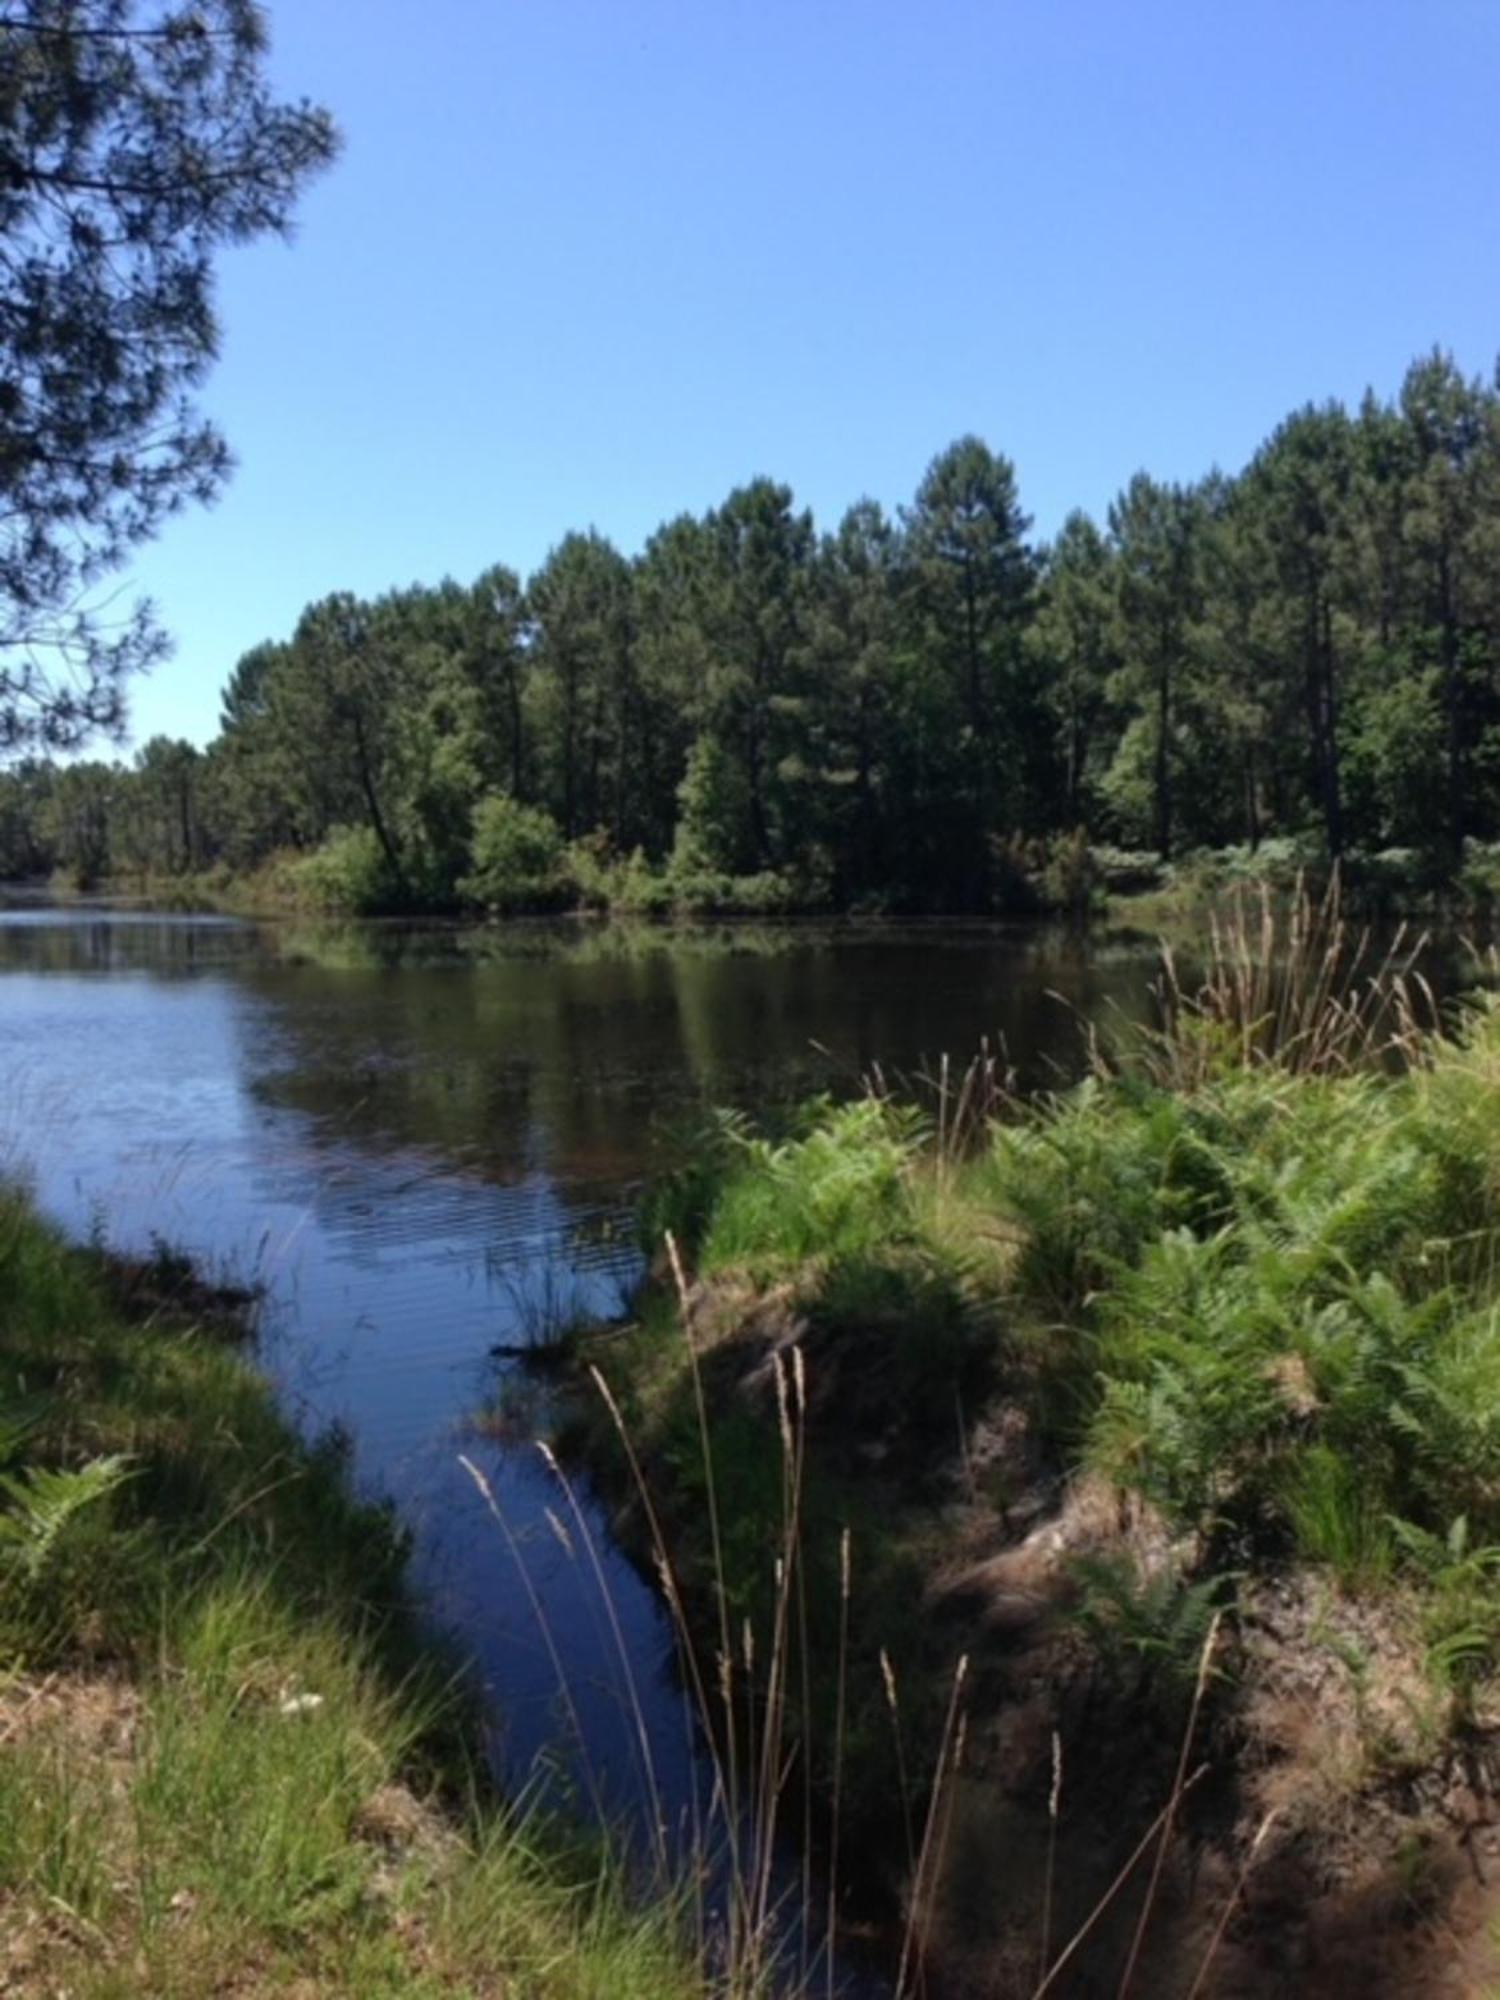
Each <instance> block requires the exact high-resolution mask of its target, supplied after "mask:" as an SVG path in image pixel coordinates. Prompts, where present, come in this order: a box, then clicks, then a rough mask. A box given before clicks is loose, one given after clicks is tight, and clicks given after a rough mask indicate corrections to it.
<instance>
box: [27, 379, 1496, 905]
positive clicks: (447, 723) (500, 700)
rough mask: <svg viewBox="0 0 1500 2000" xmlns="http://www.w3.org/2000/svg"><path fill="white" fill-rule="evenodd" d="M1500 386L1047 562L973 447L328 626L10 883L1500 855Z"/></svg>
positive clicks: (157, 749) (417, 891)
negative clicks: (916, 477)
mask: <svg viewBox="0 0 1500 2000" xmlns="http://www.w3.org/2000/svg"><path fill="white" fill-rule="evenodd" d="M1497 385H1500V377H1497V382H1496V383H1491V384H1486V383H1484V382H1482V381H1480V380H1477V379H1469V378H1466V377H1465V376H1464V375H1463V374H1462V373H1461V372H1460V371H1459V370H1458V369H1457V367H1456V366H1455V365H1454V363H1453V362H1452V360H1451V359H1450V358H1448V357H1447V356H1445V355H1443V354H1441V353H1434V354H1433V355H1432V356H1430V357H1428V358H1426V359H1423V360H1421V361H1418V362H1416V363H1415V364H1414V365H1413V366H1412V367H1411V369H1410V370H1409V371H1408V373H1407V375H1406V378H1405V380H1404V382H1403V384H1402V386H1401V389H1400V392H1399V394H1398V395H1397V396H1396V398H1395V399H1394V400H1393V401H1382V400H1381V399H1379V398H1377V397H1376V396H1375V395H1374V394H1373V393H1372V394H1369V395H1367V396H1366V398H1365V399H1364V401H1363V402H1362V403H1361V405H1360V407H1359V408H1358V409H1357V410H1355V411H1350V410H1349V409H1347V408H1345V407H1344V406H1342V405H1340V404H1337V403H1329V404H1325V405H1320V406H1311V405H1310V406H1308V407H1307V408H1305V409H1303V410H1300V411H1298V412H1297V413H1296V414H1295V415H1293V416H1291V417H1289V418H1288V419H1287V420H1286V422H1284V423H1283V424H1282V425H1281V426H1280V427H1279V428H1278V429H1277V430H1276V431H1275V432H1274V434H1273V435H1272V436H1271V437H1270V438H1269V439H1268V440H1267V441H1266V443H1265V444H1264V445H1263V446H1262V448H1261V449H1260V450H1259V451H1258V452H1257V453H1256V455H1255V457H1254V458H1253V459H1252V460H1251V462H1250V464H1249V465H1248V466H1247V467H1246V468H1245V469H1244V470H1243V471H1242V472H1241V473H1239V474H1238V475H1237V476H1234V477H1230V476H1226V475H1224V474H1221V473H1218V472H1213V473H1210V474H1209V475H1208V476H1207V477H1206V478H1204V479H1203V480H1201V481H1199V482H1198V483H1196V484H1193V485H1173V484H1168V483H1163V482H1162V481H1159V480H1156V479H1153V478H1151V477H1149V476H1148V475H1146V474H1145V473H1141V474H1138V475H1137V476H1136V477H1135V478H1134V479H1132V480H1131V482H1130V483H1129V485H1128V486H1127V487H1126V488H1125V490H1124V491H1123V492H1122V493H1121V494H1120V496H1119V497H1118V499H1117V500H1116V501H1115V502H1114V504H1113V505H1112V506H1111V507H1110V509H1109V512H1108V517H1107V519H1106V520H1105V522H1104V523H1103V524H1100V523H1097V522H1095V521H1093V520H1091V519H1090V518H1089V517H1088V516H1086V515H1085V514H1083V513H1075V514H1073V515H1071V516H1070V517H1069V518H1068V520H1067V521H1066V522H1065V523H1064V525H1063V527H1062V529H1061V531H1060V533H1059V534H1058V536H1057V538H1056V540H1055V541H1054V542H1052V543H1051V544H1050V545H1049V546H1038V545H1037V544H1036V543H1034V542H1033V541H1032V540H1031V539H1030V536H1029V529H1030V522H1029V520H1028V517H1027V516H1026V514H1025V513H1024V512H1023V511H1022V507H1021V503H1020V499H1019V496H1018V493H1017V488H1016V479H1015V474H1014V470H1013V468H1012V467H1011V465H1010V464H1009V462H1008V461H1007V460H1006V459H1005V458H1003V457H1001V456H999V455H997V454H996V453H994V452H993V451H991V450H990V449H989V448H988V447H987V446H986V445H984V444H983V443H981V442H980V441H979V440H978V439H977V438H972V437H970V438H964V439H961V440H960V441H959V442H957V443H956V444H953V445H952V446H950V447H949V448H948V449H947V450H946V451H944V452H942V453H941V454H940V455H939V456H938V457H937V458H936V459H935V460H934V461H933V463H932V465H931V467H930V468H929V470H928V472H927V474H926V476H925V478H924V479H923V481H922V483H921V485H920V487H919V489H918V491H917V494H916V497H915V499H914V500H913V502H912V503H911V505H910V506H909V507H906V508H903V509H901V510H900V511H899V513H898V515H897V516H896V517H894V518H892V517H891V516H888V515H887V514H886V513H885V512H884V511H883V510H882V508H881V507H880V506H879V505H878V504H876V503H875V502H873V501H868V500H866V501H861V502H859V503H857V504H856V505H855V506H853V507H852V508H851V509H850V510H849V512H848V513H847V514H846V515H845V516H844V518H843V520H842V521H841V522H840V523H839V525H838V527H837V528H836V529H834V530H833V531H832V532H831V533H821V534H820V533H819V532H818V531H817V529H816V528H815V526H814V523H813V521H812V518H811V516H810V514H809V513H807V512H806V511H805V510H802V509H799V508H798V507H797V506H796V504H795V502H794V499H793V496H792V494H791V492H790V491H789V489H788V488H787V487H785V486H783V485H780V484H778V483H776V482H775V481H773V480H770V479H757V480H754V481H752V482H751V483H750V484H749V485H746V486H743V487H741V488H739V489H738V490H737V491H735V492H733V493H731V494H730V496H729V497H728V499H727V500H725V502H724V503H723V505H722V506H720V507H718V508H716V509H715V510H713V511H712V512H710V513H708V514H706V515H704V516H703V517H702V518H696V517H691V516H687V515H684V516H682V517H681V518H679V519H677V520H674V521H671V522H668V523H667V524H666V525H664V526H663V527H662V528H660V529H659V530H658V531H657V533H656V534H655V535H654V536H653V537H652V538H651V540H650V542H649V543H648V544H647V546H646V548H645V549H644V551H643V552H642V553H641V554H640V555H639V556H638V557H636V558H635V559H633V560H632V559H630V558H628V557H626V556H624V555H622V554H621V553H620V552H619V551H618V550H617V549H615V548H614V547H613V546H612V545H611V544H610V543H609V542H608V541H607V540H605V539H604V538H603V537H602V536H600V535H598V534H596V533H594V532H593V531H590V532H588V533H584V534H570V535H568V536H567V537H566V538H565V539H564V540H563V541H562V542H561V543H560V544H559V545H558V546H557V548H555V549H554V550H553V552H552V553H551V555H550V556H549V557H548V559H547V561H546V562H545V563H544V564H543V566H542V567H541V569H540V570H539V571H538V572H537V573H536V574H535V575H534V576H533V577H531V578H530V579H529V581H526V582H524V583H523V582H522V580H521V579H520V577H518V576H517V575H516V574H515V573H514V572H513V571H511V570H509V569H506V568H504V567H496V568H493V569H490V570H488V571H487V572H486V573H485V574H484V575H483V576H481V577H480V578H479V579H478V581H477V582H475V583H474V584H472V585H469V586H467V587H464V586H461V585H459V584H457V583H453V582H444V583H442V584H439V585H437V586H436V587H435V588H425V587H419V588H414V589H410V590H405V591H398V592H394V593H392V594H391V595H389V596H387V597H383V598H380V599H378V600H377V601H374V602H363V601H360V600H357V599H355V598H353V597H349V596H334V597H330V598H327V599H325V600H324V601H322V602H321V603H318V604H315V605H312V606H310V607H309V609H308V610H307V611H306V612H305V613H304V615H303V617H302V619H301V621H300V622H299V624H298V626H297V629H296V631H295V632H294V633H293V634H292V636H291V637H290V638H289V639H287V640H284V641H279V642H274V643H268V644H264V645H261V646H258V647H256V648H255V649H254V650H253V651H252V652H250V653H248V654H246V655H245V657H244V658H243V659H242V660H241V661H240V662H239V664H238V666H237V667H236V668H235V670H234V673H233V675H232V676H231V679H230V681H229V684H228V687H227V689H226V691H225V694H224V700H223V713H222V728H221V731H220V734H219V736H218V737H217V739H216V740H215V741H214V742H213V743H212V744H211V745H210V746H209V748H208V749H207V750H205V751H202V752H199V751H197V750H195V749H193V748H192V747H191V746H189V745H187V744H182V743H171V742H168V741H166V740H164V739H157V740H155V741H153V742H151V743H148V744H147V745H146V746H145V748H144V749H143V750H142V751H141V752H140V753H139V754H138V756H137V757H136V759H135V762H134V764H133V766H131V767H130V768H128V769H127V768H124V767H122V766H119V765H105V764H102V763H79V764H72V765H68V766H49V765H46V764H39V763H33V764H28V765H22V766H19V767H17V768H15V769H13V770H12V771H10V772H9V773H6V774H0V869H3V871H4V872H6V873H8V874H13V875H14V874H28V873H31V874H34V873H38V872H43V871H46V870H49V869H56V868H62V869H66V870H67V871H69V872H70V873H71V874H72V875H74V876H75V878H77V879H79V880H80V881H89V880H98V879H102V878H103V877H106V876H110V875H119V874H122V873H131V872H135V873H140V874H145V875H191V874H196V873H200V872H202V871H204V870H208V869H213V868H217V869H219V870H220V871H221V873H232V874H233V875H236V876H238V875H243V874H247V873H249V872H250V871H254V870H256V869H268V870H269V871H271V874H272V875H273V876H274V879H275V883H276V885H278V886H279V889H280V891H281V892H283V893H285V894H288V895H291V896H295V897H298V898H300V899H302V900H305V901H307V902H310V903H316V902H323V903H327V904H329V905H342V906H343V907H347V908H351V909H366V910H368V909H393V910H394V909H403V908H412V909H415V908H451V907H457V906H462V905H475V906H481V907H494V908H515V907H549V906H553V907H555V906H559V905H561V904H565V903H568V902H578V901H584V902H601V903H602V902H607V903H614V904H617V905H625V906H635V907H646V908H656V907H664V906H667V905H671V904H679V905H685V906H688V907H700V908H712V907H719V908H733V907H744V908H765V909H770V908H781V907H787V908H790V907H804V908H818V907H827V908H862V907H863V908H871V909H874V908H890V909H928V910H985V909H996V908H1007V907H1017V906H1019V905H1022V904H1024V903H1025V902H1026V901H1027V900H1028V899H1030V900H1035V899H1036V898H1037V897H1039V896H1045V895H1049V894H1050V895H1051V896H1053V898H1054V899H1063V900H1066V899H1067V898H1068V897H1069V896H1070V895H1071V894H1072V893H1074V892H1075V891H1076V889H1077V886H1078V883H1079V882H1080V881H1081V880H1083V879H1084V878H1085V877H1086V874H1087V870H1086V867H1085V866H1084V857H1085V855H1086V851H1087V846H1088V844H1099V843H1110V844H1113V845H1114V846H1116V847H1123V848H1127V849H1149V850H1152V851H1153V852H1154V853H1155V854H1156V855H1158V856H1160V857H1162V858H1163V859H1169V858H1172V857H1175V856H1180V855H1181V854H1183V853H1185V852H1187V851H1189V850H1193V849H1198V848H1203V847H1223V846H1226V845H1241V846H1243V847H1245V848H1247V849H1250V850H1254V849H1257V848H1259V847H1260V846H1261V844H1262V843H1263V842H1265V841H1266V840H1267V839H1268V837H1270V836H1276V837H1277V838H1278V839H1279V840H1280V841H1282V842H1287V841H1295V842H1296V843H1298V844H1299V851H1302V852H1305V853H1307V854H1308V855H1310V856H1311V855H1321V856H1323V857H1325V858H1335V857H1356V858H1357V857H1358V856H1360V855H1366V856H1369V855H1375V854H1377V853H1380V852H1381V851H1386V850H1391V849H1404V850H1415V851H1416V853H1417V854H1418V855H1419V856H1420V857H1421V859H1422V861H1423V864H1424V865H1425V866H1427V867H1429V868H1430V869H1434V870H1439V871H1441V870H1447V871H1448V872H1450V873H1451V872H1452V871H1453V870H1454V869H1455V868H1456V866H1457V865H1458V864H1459V862H1460V861H1461V859H1462V857H1463V854H1464V851H1465V845H1466V843H1471V842H1489V841H1492V840H1494V839H1495V838H1496V837H1497V836H1500V386H1497Z"/></svg>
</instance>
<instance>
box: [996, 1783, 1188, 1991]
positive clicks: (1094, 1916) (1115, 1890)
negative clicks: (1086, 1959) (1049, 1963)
mask: <svg viewBox="0 0 1500 2000" xmlns="http://www.w3.org/2000/svg"><path fill="white" fill-rule="evenodd" d="M1208 1770H1209V1767H1208V1765H1207V1764H1200V1765H1199V1766H1198V1768H1197V1770H1196V1771H1194V1773H1193V1774H1192V1776H1191V1777H1190V1778H1189V1779H1188V1781H1187V1783H1186V1784H1185V1785H1183V1787H1182V1788H1181V1790H1180V1792H1178V1794H1177V1800H1176V1802H1177V1803H1178V1804H1181V1802H1182V1800H1183V1799H1185V1798H1186V1797H1187V1795H1188V1793H1189V1792H1190V1791H1192V1789H1193V1787H1194V1786H1195V1785H1196V1784H1198V1783H1199V1781H1200V1780H1201V1779H1203V1778H1206V1777H1207V1776H1208ZM1171 1810H1172V1805H1171V1803H1170V1802H1169V1803H1168V1804H1167V1805H1164V1806H1163V1807H1162V1809H1161V1811H1160V1812H1159V1813H1158V1814H1157V1815H1156V1818H1155V1819H1154V1820H1152V1822H1151V1824H1150V1826H1148V1827H1147V1828H1146V1831H1145V1832H1144V1833H1143V1834H1142V1835H1141V1837H1140V1839H1139V1840H1138V1841H1137V1842H1136V1844H1135V1846H1134V1847H1133V1848H1132V1849H1131V1851H1130V1855H1129V1858H1128V1859H1127V1861H1126V1862H1125V1865H1124V1866H1123V1867H1122V1868H1121V1870H1120V1872H1119V1873H1118V1874H1117V1875H1116V1876H1115V1879H1114V1880H1113V1882H1111V1883H1110V1885H1109V1887H1108V1888H1107V1889H1106V1890H1105V1892H1104V1894H1103V1895H1102V1896H1101V1897H1100V1898H1099V1900H1098V1902H1097V1903H1095V1905H1094V1907H1093V1909H1092V1910H1091V1911H1090V1912H1089V1914H1088V1916H1087V1917H1085V1918H1084V1920H1083V1922H1082V1923H1081V1924H1080V1925H1079V1927H1078V1929H1077V1930H1076V1931H1074V1933H1073V1935H1072V1937H1071V1938H1070V1939H1069V1941H1068V1943H1067V1945H1066V1946H1065V1947H1064V1949H1063V1950H1062V1951H1061V1953H1059V1955H1058V1958H1057V1961H1056V1963H1055V1964H1054V1965H1053V1967H1052V1969H1051V1971H1050V1972H1049V1973H1048V1974H1047V1976H1046V1978H1045V1979H1044V1980H1043V1981H1042V1983H1041V1985H1040V1986H1038V1987H1037V1989H1036V1991H1035V1992H1034V1993H1033V1994H1032V1996H1031V2000H1042V1995H1043V1994H1044V1993H1047V1992H1049V1991H1050V1990H1051V1988H1052V1987H1053V1985H1054V1984H1055V1983H1056V1980H1057V1976H1058V1974H1059V1973H1060V1972H1061V1971H1062V1969H1063V1967H1064V1966H1065V1965H1066V1964H1067V1963H1068V1962H1069V1960H1070V1959H1072V1958H1073V1957H1074V1956H1075V1955H1076V1954H1077V1953H1078V1952H1079V1951H1080V1950H1081V1949H1082V1947H1083V1944H1084V1941H1085V1939H1086V1938H1087V1937H1088V1936H1089V1934H1090V1933H1091V1932H1092V1930H1093V1928H1094V1926H1095V1924H1097V1923H1098V1921H1099V1919H1100V1918H1101V1917H1102V1916H1103V1915H1104V1913H1105V1911H1106V1910H1107V1909H1108V1908H1109V1906H1110V1904H1111V1903H1112V1902H1113V1901H1114V1900H1115V1897H1116V1896H1118V1895H1119V1893H1120V1891H1121V1890H1122V1889H1123V1888H1124V1886H1125V1884H1126V1883H1127V1882H1128V1881H1129V1880H1130V1878H1131V1876H1132V1875H1133V1874H1134V1873H1135V1865H1136V1863H1137V1862H1138V1861H1139V1860H1140V1858H1141V1856H1142V1855H1143V1854H1144V1853H1145V1851H1146V1849H1147V1848H1148V1847H1149V1846H1150V1845H1151V1842H1152V1840H1153V1839H1154V1838H1155V1836H1156V1834H1157V1832H1158V1830H1159V1829H1160V1828H1161V1826H1162V1825H1163V1824H1164V1823H1165V1821H1166V1818H1167V1814H1168V1813H1169V1812H1170V1811H1171Z"/></svg>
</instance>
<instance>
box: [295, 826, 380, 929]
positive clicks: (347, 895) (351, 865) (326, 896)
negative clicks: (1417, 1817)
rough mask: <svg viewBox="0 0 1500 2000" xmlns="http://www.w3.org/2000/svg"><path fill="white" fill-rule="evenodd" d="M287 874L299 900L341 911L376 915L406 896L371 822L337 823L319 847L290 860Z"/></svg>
mask: <svg viewBox="0 0 1500 2000" xmlns="http://www.w3.org/2000/svg"><path fill="white" fill-rule="evenodd" d="M286 876H287V878H288V879H289V883H290V888H291V893H292V898H293V900H294V901H295V902H297V903H299V904H301V905H303V906H305V907H308V908H311V909H316V910H331V911H335V912H337V913H339V914H340V915H343V916H351V917H361V916H375V915H378V914H379V913H380V912H381V911H383V910H391V909H396V908H399V907H400V905H401V904H402V903H403V902H404V901H405V895H404V891H403V888H402V885H401V884H400V883H399V882H398V881H397V880H396V878H395V876H394V875H393V873H392V871H391V866H390V863H389V861H388V860H387V859H386V856H385V852H384V850H383V849H382V847H381V845H380V842H379V840H378V839H377V838H376V835H375V833H374V831H373V829H372V828H370V827H367V826H358V827H339V828H336V829H335V831H334V832H333V833H331V834H330V835H329V836H328V838H327V840H325V841H324V843H323V845H322V846H321V847H319V848H315V849H314V851H313V852H312V853H311V854H307V855H304V856H303V857H302V858H301V859H300V860H298V861H294V862H292V863H291V864H290V865H289V867H288V868H287V870H286Z"/></svg>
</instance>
